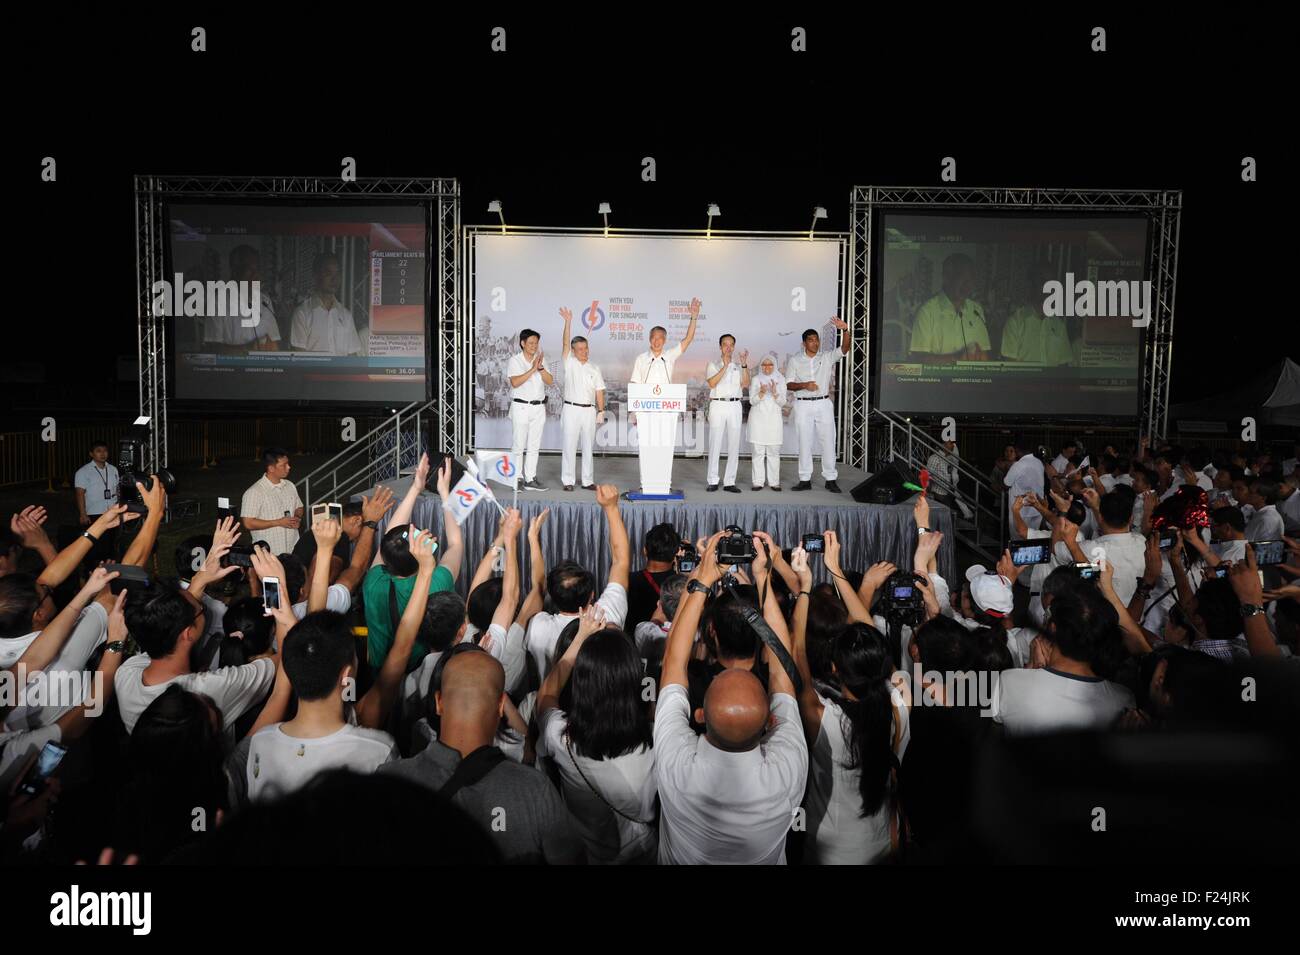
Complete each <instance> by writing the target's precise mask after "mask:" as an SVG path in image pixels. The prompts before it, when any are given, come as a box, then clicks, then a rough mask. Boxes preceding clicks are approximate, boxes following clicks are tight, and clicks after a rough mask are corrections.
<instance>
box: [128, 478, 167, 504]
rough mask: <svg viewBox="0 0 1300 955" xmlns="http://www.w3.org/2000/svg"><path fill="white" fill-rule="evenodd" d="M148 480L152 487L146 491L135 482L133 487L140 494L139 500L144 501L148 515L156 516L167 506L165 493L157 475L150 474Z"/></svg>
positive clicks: (141, 485)
mask: <svg viewBox="0 0 1300 955" xmlns="http://www.w3.org/2000/svg"><path fill="white" fill-rule="evenodd" d="M149 478H150V483H151V484H152V485H153V486H152V487H150V488H148V489H146V488H145V486H144V485H143V484H141V483H140V482H139V481H136V483H135V487H136V490H138V491H139V492H140V499H141V500H143V501H144V504H145V507H147V508H148V509H149V513H150V514H158V513H161V512H162V509H163V508H165V507H166V506H167V492H166V491H164V490H163V486H162V481H160V480H158V475H156V474H151V475H150V476H149Z"/></svg>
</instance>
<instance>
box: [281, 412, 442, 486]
mask: <svg viewBox="0 0 1300 955" xmlns="http://www.w3.org/2000/svg"><path fill="white" fill-rule="evenodd" d="M434 405H435V402H433V401H426V402H424V403H423V404H421V403H420V402H416V401H413V402H411V403H410V404H409V405H407V406H406V407H405V408H403V409H401V410H400V411H398V412H397V413H396V414H394V415H393V416H392V417H391V418H389V419H388V420H386V421H383V422H380V423H379V424H378V425H376V426H375V427H374V428H372V429H371V430H369V431H367V432H366V433H365V434H363V435H362V436H361V437H359V438H357V439H356V440H355V441H354V442H352V443H351V444H350V445H349V446H348V447H347V448H345V449H344V450H342V451H340V452H339V453H338V454H336V455H334V457H332V458H330V459H329V460H328V461H326V462H324V463H323V464H321V465H319V466H318V467H317V468H316V470H314V471H312V472H311V473H310V474H308V475H307V476H306V477H305V478H303V479H302V480H301V481H300V482H299V484H298V493H299V496H300V497H301V498H302V502H303V505H304V506H305V507H306V508H308V509H310V508H311V505H312V504H313V503H315V502H317V501H337V502H344V501H346V500H347V499H348V498H350V497H352V495H354V494H358V493H360V492H361V491H365V490H368V489H370V488H372V487H374V486H375V485H376V484H378V483H379V482H380V481H393V480H396V479H397V478H399V477H401V476H402V474H403V473H410V472H411V471H414V470H415V467H416V465H417V464H418V463H419V460H420V454H421V452H423V451H427V450H428V448H425V447H424V424H425V420H426V414H427V413H428V412H430V411H433V410H434Z"/></svg>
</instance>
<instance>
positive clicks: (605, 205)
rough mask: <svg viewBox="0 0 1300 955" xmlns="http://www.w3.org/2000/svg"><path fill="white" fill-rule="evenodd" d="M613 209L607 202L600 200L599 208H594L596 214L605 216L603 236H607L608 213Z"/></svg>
mask: <svg viewBox="0 0 1300 955" xmlns="http://www.w3.org/2000/svg"><path fill="white" fill-rule="evenodd" d="M613 211H614V210H613V209H611V208H610V207H609V203H608V202H602V203H601V204H600V208H599V209H597V210H596V212H597V214H599V215H602V216H604V217H605V237H606V238H608V237H609V214H610V213H611V212H613Z"/></svg>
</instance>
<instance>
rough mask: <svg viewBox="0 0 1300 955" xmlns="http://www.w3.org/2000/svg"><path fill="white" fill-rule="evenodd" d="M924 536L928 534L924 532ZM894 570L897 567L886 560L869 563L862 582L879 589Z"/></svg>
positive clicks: (873, 588)
mask: <svg viewBox="0 0 1300 955" xmlns="http://www.w3.org/2000/svg"><path fill="white" fill-rule="evenodd" d="M925 536H926V537H929V536H930V535H929V534H926V535H925ZM896 570H898V568H897V567H895V566H894V565H893V564H891V563H890V562H889V561H887V560H882V561H878V562H877V563H874V564H872V565H871V569H870V570H868V571H867V573H866V575H865V576H864V577H863V583H865V584H866V585H867V586H868V587H870V588H871V589H872V590H879V589H880V585H881V584H883V583H884V582H885V581H886V580H888V579H889V577H890V575H891V574H893V573H894V571H896Z"/></svg>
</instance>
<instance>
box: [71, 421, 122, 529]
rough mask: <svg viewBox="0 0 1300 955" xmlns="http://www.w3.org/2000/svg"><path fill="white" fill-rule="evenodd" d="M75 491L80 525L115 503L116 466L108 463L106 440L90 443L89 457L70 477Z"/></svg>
mask: <svg viewBox="0 0 1300 955" xmlns="http://www.w3.org/2000/svg"><path fill="white" fill-rule="evenodd" d="M72 485H73V487H74V488H76V494H77V515H78V517H79V518H80V520H81V526H82V527H89V526H90V525H91V524H93V523H94V522H95V519H96V518H98V517H99V515H101V514H103V513H104V512H105V511H107V510H108V509H109V508H111V507H113V506H114V505H115V504H117V485H118V474H117V468H115V467H113V465H111V464H109V463H108V442H107V441H96V442H95V443H94V444H92V445H91V446H90V460H89V461H87V462H86V463H85V464H83V465H82V466H81V467H80V468H78V469H77V473H76V474H75V475H73V477H72Z"/></svg>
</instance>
